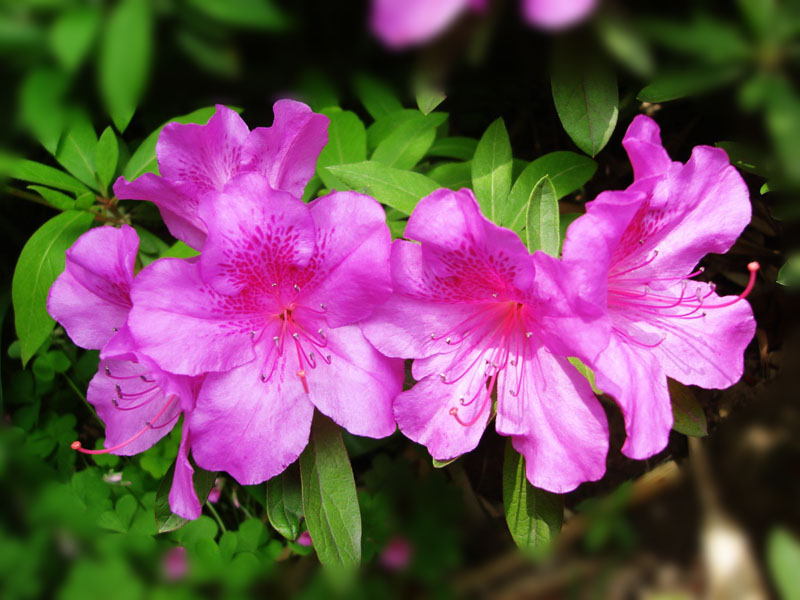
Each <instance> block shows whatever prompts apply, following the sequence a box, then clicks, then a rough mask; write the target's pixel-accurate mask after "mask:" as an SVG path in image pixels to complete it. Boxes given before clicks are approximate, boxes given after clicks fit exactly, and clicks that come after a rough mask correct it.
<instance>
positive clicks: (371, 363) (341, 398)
mask: <svg viewBox="0 0 800 600" xmlns="http://www.w3.org/2000/svg"><path fill="white" fill-rule="evenodd" d="M327 336H328V346H327V348H325V349H324V350H322V351H323V352H324V351H327V352H329V353H330V356H331V362H330V364H326V363H325V362H324V361H323V360H321V358H320V357H317V359H316V365H317V366H316V368H314V369H310V368H308V367H306V369H305V370H306V372H307V373H308V386H309V389H310V394H309V396H308V397H309V399H310V400H311V402H313V403H314V405H315V406H316V407H317V408H318V409H319V410H320V412H322V413H323V414H325V415H327V416H329V417H330V418H331V419H333V420H334V421H335V422H336V423H337V424H339V425H341V426H342V427H344V428H345V429H346V430H347V431H349V432H350V433H352V434H355V435H363V436H368V437H373V438H381V437H386V436H388V435H391V434H392V433H394V431H395V423H394V417H393V415H392V400H394V398H395V396H397V394H399V393H400V392H401V391H402V389H403V376H404V372H403V361H401V360H397V359H391V358H386V357H385V356H383V355H381V354H380V353H379V352H378V351H377V350H375V348H373V347H372V345H371V344H370V343H369V342H368V341H367V340H366V339H365V338H364V336H363V335H362V333H361V330H360V329H359V327H358V325H349V326H345V327H339V328H337V329H334V330H331V331H329V332H328V334H327Z"/></svg>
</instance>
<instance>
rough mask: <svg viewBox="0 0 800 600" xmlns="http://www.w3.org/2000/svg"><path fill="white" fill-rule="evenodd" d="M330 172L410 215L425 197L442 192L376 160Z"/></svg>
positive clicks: (422, 177)
mask: <svg viewBox="0 0 800 600" xmlns="http://www.w3.org/2000/svg"><path fill="white" fill-rule="evenodd" d="M328 170H329V171H330V172H331V173H333V174H334V175H335V176H336V177H338V178H339V179H341V180H342V181H343V182H344V183H346V184H347V185H348V186H350V188H351V189H353V190H356V191H363V192H364V193H367V194H369V195H370V196H372V197H373V198H375V199H376V200H377V201H378V202H381V203H383V204H386V205H387V206H391V207H392V208H396V209H397V210H399V211H400V212H402V213H404V214H406V215H410V214H411V211H413V210H414V207H415V206H416V205H417V202H419V201H420V200H421V199H422V198H424V197H425V196H427V195H428V194H431V193H432V192H434V191H435V190H437V189H439V187H440V186H439V185H438V184H437V183H436V182H435V181H434V180H433V179H430V178H428V177H425V175H420V174H419V173H414V172H413V171H401V170H400V169H393V168H392V167H387V166H386V165H382V164H381V163H377V162H374V161H369V160H367V161H364V162H360V163H354V164H351V165H337V166H332V167H328Z"/></svg>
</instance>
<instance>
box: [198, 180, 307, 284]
mask: <svg viewBox="0 0 800 600" xmlns="http://www.w3.org/2000/svg"><path fill="white" fill-rule="evenodd" d="M200 217H201V218H202V219H203V220H204V221H205V222H206V223H208V239H207V242H206V245H205V246H204V247H203V252H202V254H201V256H200V262H199V265H200V272H201V274H202V277H203V279H204V280H205V281H206V282H208V283H209V284H210V285H211V286H212V287H213V288H214V289H215V290H217V291H218V292H220V293H222V294H236V293H238V292H241V291H242V290H244V289H246V288H260V289H261V290H265V289H268V288H269V287H270V285H271V284H272V283H276V282H277V283H285V282H284V281H283V280H284V279H285V278H286V276H287V275H290V274H291V272H292V271H293V270H294V269H296V268H298V267H302V266H304V265H305V264H306V263H308V261H309V259H310V258H311V255H312V254H313V252H314V238H315V235H314V221H313V219H312V217H311V213H310V211H309V208H308V206H307V205H305V204H303V202H302V201H301V200H299V199H297V198H294V197H292V196H290V195H289V194H287V193H285V192H279V191H276V190H274V189H272V188H271V187H270V186H269V184H268V182H267V181H266V179H264V178H263V177H262V176H260V175H258V174H256V173H246V174H243V175H240V176H239V177H237V178H236V179H234V180H233V181H231V182H230V184H229V185H227V186H226V187H225V191H224V192H222V193H221V194H208V195H207V196H206V197H205V198H204V199H203V200H202V201H201V203H200Z"/></svg>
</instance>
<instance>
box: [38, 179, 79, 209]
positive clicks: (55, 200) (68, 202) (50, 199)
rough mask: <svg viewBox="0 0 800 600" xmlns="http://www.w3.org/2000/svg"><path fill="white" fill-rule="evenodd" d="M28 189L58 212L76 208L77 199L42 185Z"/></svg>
mask: <svg viewBox="0 0 800 600" xmlns="http://www.w3.org/2000/svg"><path fill="white" fill-rule="evenodd" d="M28 189H29V190H33V191H34V192H37V193H38V194H39V195H40V196H41V197H42V198H44V199H45V200H46V201H47V203H48V204H50V206H52V207H53V208H57V209H58V210H70V209H71V208H75V198H70V197H69V196H67V195H66V194H63V193H61V192H58V191H56V190H53V189H50V188H47V187H44V186H41V185H29V186H28Z"/></svg>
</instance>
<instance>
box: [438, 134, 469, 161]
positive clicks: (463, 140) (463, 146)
mask: <svg viewBox="0 0 800 600" xmlns="http://www.w3.org/2000/svg"><path fill="white" fill-rule="evenodd" d="M477 147H478V140H476V139H473V138H469V137H443V138H439V139H438V140H436V141H435V142H433V145H432V146H431V147H430V148H428V156H440V157H442V158H456V159H458V160H471V159H472V157H473V156H475V149H476V148H477Z"/></svg>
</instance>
